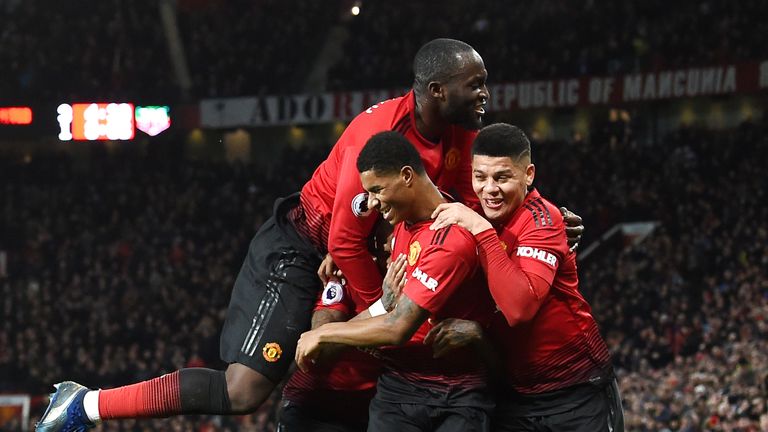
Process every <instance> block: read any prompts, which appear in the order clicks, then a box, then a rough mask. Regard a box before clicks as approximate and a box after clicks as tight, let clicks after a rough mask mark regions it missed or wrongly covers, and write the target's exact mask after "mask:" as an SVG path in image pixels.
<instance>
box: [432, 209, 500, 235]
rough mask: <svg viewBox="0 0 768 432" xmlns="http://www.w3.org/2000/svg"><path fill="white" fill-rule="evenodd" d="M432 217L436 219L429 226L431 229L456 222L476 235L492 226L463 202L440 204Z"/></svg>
mask: <svg viewBox="0 0 768 432" xmlns="http://www.w3.org/2000/svg"><path fill="white" fill-rule="evenodd" d="M431 217H432V219H434V220H435V221H434V222H432V225H430V226H429V229H431V230H439V229H442V228H445V227H447V226H448V225H451V224H456V225H458V226H460V227H462V228H465V229H466V230H467V231H469V232H471V233H472V234H473V235H475V234H479V233H481V232H483V231H485V230H487V229H488V228H491V223H490V222H488V221H487V220H486V219H485V218H484V217H482V216H480V215H479V214H477V213H476V212H475V211H474V210H472V209H471V208H469V207H467V206H465V205H464V204H461V203H443V204H440V205H438V206H437V208H436V209H435V211H434V212H432V216H431Z"/></svg>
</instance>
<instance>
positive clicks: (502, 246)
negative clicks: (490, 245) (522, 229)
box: [499, 240, 507, 250]
mask: <svg viewBox="0 0 768 432" xmlns="http://www.w3.org/2000/svg"><path fill="white" fill-rule="evenodd" d="M499 243H501V248H502V249H504V250H507V243H506V242H504V240H499Z"/></svg>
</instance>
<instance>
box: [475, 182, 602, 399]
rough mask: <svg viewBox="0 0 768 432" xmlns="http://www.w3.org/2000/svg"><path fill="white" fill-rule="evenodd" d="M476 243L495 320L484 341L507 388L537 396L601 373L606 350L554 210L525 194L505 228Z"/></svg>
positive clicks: (480, 236)
mask: <svg viewBox="0 0 768 432" xmlns="http://www.w3.org/2000/svg"><path fill="white" fill-rule="evenodd" d="M476 238H477V241H478V245H479V247H480V261H481V263H482V266H483V268H484V270H485V271H486V273H487V274H488V287H489V291H490V293H491V295H492V296H493V298H494V300H495V301H496V304H497V307H498V309H499V311H500V312H501V313H500V314H496V319H495V320H494V323H493V326H492V333H493V334H494V338H495V339H496V340H497V343H498V344H499V345H500V346H501V347H502V350H503V352H504V362H505V364H506V369H507V379H508V380H509V385H510V386H511V387H512V388H513V389H514V390H516V391H518V392H520V393H528V394H531V393H541V392H547V391H552V390H557V389H561V388H564V387H568V386H571V385H575V384H580V383H585V382H588V381H589V380H590V379H592V378H595V377H597V376H599V375H601V373H602V372H605V370H606V369H607V368H609V367H610V356H609V354H608V349H607V347H606V345H605V341H604V340H603V338H602V337H601V336H600V332H599V330H598V327H597V323H596V322H595V320H594V318H593V317H592V310H591V308H590V307H589V304H588V303H587V301H586V300H584V297H583V296H582V295H581V293H580V292H579V278H578V274H577V272H576V255H575V253H574V252H571V251H570V250H569V248H568V244H567V241H566V236H565V226H564V222H563V217H562V215H561V214H560V211H559V210H558V209H557V207H556V206H554V205H553V204H552V203H550V202H549V201H546V200H544V199H543V198H542V197H541V195H539V193H538V191H536V190H535V189H534V190H531V191H530V192H529V193H528V195H527V196H526V198H525V200H524V201H523V203H522V205H521V206H520V208H518V209H517V210H516V211H515V213H514V214H513V215H512V217H511V219H510V220H509V222H507V224H506V225H505V226H503V227H501V228H499V229H497V230H492V229H489V230H487V231H484V232H482V233H480V234H478V235H477V236H476ZM510 323H511V324H512V325H511V326H510Z"/></svg>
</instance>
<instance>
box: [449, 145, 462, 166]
mask: <svg viewBox="0 0 768 432" xmlns="http://www.w3.org/2000/svg"><path fill="white" fill-rule="evenodd" d="M460 161H461V153H459V150H458V149H456V148H452V149H450V150H448V153H446V154H445V168H446V169H449V170H452V169H454V168H456V167H457V166H459V162H460Z"/></svg>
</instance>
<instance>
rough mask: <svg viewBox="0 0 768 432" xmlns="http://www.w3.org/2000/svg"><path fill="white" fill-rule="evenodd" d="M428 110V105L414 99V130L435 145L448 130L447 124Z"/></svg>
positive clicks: (438, 114)
mask: <svg viewBox="0 0 768 432" xmlns="http://www.w3.org/2000/svg"><path fill="white" fill-rule="evenodd" d="M430 108H431V107H430V105H429V104H425V103H424V102H420V101H419V100H418V99H416V112H415V115H416V130H418V131H419V133H420V134H421V136H423V137H424V138H426V139H428V140H430V141H432V142H435V143H436V142H439V141H440V137H441V136H443V132H445V130H446V129H447V128H448V122H446V121H445V120H444V119H443V118H442V117H440V113H438V112H437V111H435V110H433V109H430Z"/></svg>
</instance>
